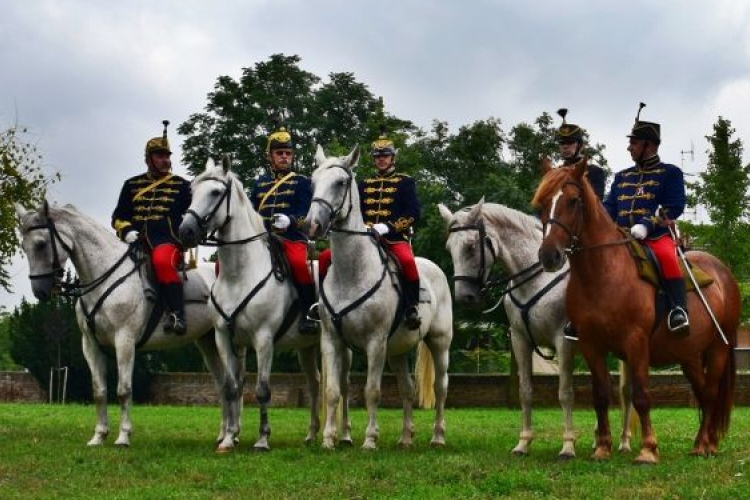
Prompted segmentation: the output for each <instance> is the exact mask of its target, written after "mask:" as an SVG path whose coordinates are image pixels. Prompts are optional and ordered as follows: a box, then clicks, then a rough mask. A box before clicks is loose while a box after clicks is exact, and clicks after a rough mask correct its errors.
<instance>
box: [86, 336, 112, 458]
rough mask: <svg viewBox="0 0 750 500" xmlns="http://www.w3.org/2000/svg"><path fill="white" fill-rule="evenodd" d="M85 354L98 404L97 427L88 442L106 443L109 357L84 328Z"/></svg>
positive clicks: (94, 443) (95, 443)
mask: <svg viewBox="0 0 750 500" xmlns="http://www.w3.org/2000/svg"><path fill="white" fill-rule="evenodd" d="M82 340H83V342H82V347H83V356H84V357H85V358H86V362H87V363H88V365H89V370H91V384H92V390H93V396H94V403H95V404H96V417H97V418H96V427H94V436H93V437H92V438H91V439H90V440H89V442H88V443H87V444H88V445H89V446H99V445H101V444H103V443H104V441H105V439H106V438H107V434H109V419H108V417H107V359H106V357H105V356H104V353H103V352H102V351H101V350H100V349H99V345H98V344H97V342H96V341H95V340H94V339H92V338H90V336H89V333H88V332H87V331H85V330H84V334H83V337H82Z"/></svg>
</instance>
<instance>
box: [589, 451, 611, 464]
mask: <svg viewBox="0 0 750 500" xmlns="http://www.w3.org/2000/svg"><path fill="white" fill-rule="evenodd" d="M611 455H612V454H611V453H610V452H609V451H605V450H600V449H598V448H597V450H596V451H595V452H594V454H593V455H591V459H592V460H595V461H597V462H603V461H605V460H609V459H610V458H611Z"/></svg>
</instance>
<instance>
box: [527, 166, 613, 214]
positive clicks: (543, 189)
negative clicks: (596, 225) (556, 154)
mask: <svg viewBox="0 0 750 500" xmlns="http://www.w3.org/2000/svg"><path fill="white" fill-rule="evenodd" d="M577 174H578V173H577V169H576V166H575V165H572V166H561V167H557V168H553V169H552V170H550V171H549V172H547V173H546V174H545V175H544V177H542V181H541V182H540V183H539V187H538V188H537V189H536V193H535V194H534V198H532V200H531V206H532V207H534V208H536V209H539V208H541V206H542V205H543V204H544V203H545V202H547V201H549V200H550V199H551V198H552V197H553V196H554V195H555V193H557V192H558V191H560V190H561V189H562V187H563V185H564V184H565V183H566V182H568V181H570V182H574V183H576V184H578V185H580V186H581V197H582V199H583V205H584V207H589V209H586V210H585V212H586V214H587V217H591V219H592V220H597V219H598V218H599V214H600V213H601V211H600V210H599V205H600V203H599V198H597V196H596V193H594V189H593V188H592V187H591V184H589V181H588V178H586V176H585V175H581V177H580V178H579V176H578V175H577Z"/></svg>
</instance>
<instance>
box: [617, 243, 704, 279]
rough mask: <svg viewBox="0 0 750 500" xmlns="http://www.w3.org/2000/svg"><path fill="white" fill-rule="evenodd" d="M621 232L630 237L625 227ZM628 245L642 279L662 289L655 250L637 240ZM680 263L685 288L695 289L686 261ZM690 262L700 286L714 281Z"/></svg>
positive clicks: (680, 260)
mask: <svg viewBox="0 0 750 500" xmlns="http://www.w3.org/2000/svg"><path fill="white" fill-rule="evenodd" d="M620 232H621V233H622V234H623V237H624V238H627V237H628V233H627V232H626V231H625V230H624V229H620ZM627 247H628V250H630V255H631V256H632V257H633V259H634V260H635V263H636V265H637V266H638V275H639V276H640V277H641V279H642V280H644V281H646V282H648V283H651V284H652V285H654V286H655V287H656V288H657V290H658V289H660V288H661V278H660V276H661V271H660V266H659V262H658V261H657V260H656V256H655V255H654V254H653V252H651V249H649V248H648V247H647V246H646V245H644V244H643V243H641V242H639V241H637V240H633V241H630V242H628V243H627ZM679 264H680V270H681V271H682V278H683V280H685V289H686V290H687V291H688V292H690V291H693V290H695V284H694V283H693V280H691V279H690V276H689V275H688V272H687V269H686V267H685V262H684V261H683V260H682V259H679ZM688 264H689V265H690V270H691V271H692V273H693V276H694V277H695V281H696V282H697V283H698V286H699V287H700V288H705V287H707V286H708V285H710V284H711V283H713V282H714V280H713V278H711V276H709V275H708V274H707V273H706V272H705V271H703V270H702V269H701V268H700V267H698V266H696V265H695V264H692V263H690V262H688Z"/></svg>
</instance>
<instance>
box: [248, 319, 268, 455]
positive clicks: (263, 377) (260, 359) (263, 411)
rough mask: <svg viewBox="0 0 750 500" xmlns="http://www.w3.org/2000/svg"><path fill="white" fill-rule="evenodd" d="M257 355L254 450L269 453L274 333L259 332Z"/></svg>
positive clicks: (256, 345) (256, 344)
mask: <svg viewBox="0 0 750 500" xmlns="http://www.w3.org/2000/svg"><path fill="white" fill-rule="evenodd" d="M257 338H258V339H259V340H258V341H257V342H256V343H255V354H256V359H257V363H258V380H257V381H256V383H255V397H256V399H257V400H258V404H259V405H260V424H259V427H258V440H257V441H256V442H255V445H254V446H253V448H255V450H256V451H269V450H270V449H271V448H270V446H269V444H268V438H270V437H271V424H270V423H269V421H268V406H269V405H270V404H271V364H272V362H273V332H264V331H261V332H258V334H257Z"/></svg>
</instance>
